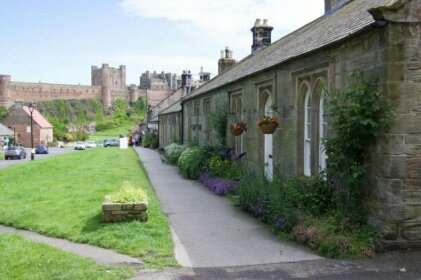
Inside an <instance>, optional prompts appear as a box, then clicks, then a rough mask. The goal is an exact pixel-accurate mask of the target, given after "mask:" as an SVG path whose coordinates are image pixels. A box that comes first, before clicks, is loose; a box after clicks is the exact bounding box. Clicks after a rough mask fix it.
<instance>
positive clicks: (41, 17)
mask: <svg viewBox="0 0 421 280" xmlns="http://www.w3.org/2000/svg"><path fill="white" fill-rule="evenodd" d="M323 5H324V0H259V1H256V0H229V1H227V0H67V1H66V0H60V1H59V0H13V1H11V0H0V7H1V15H0V26H1V28H0V38H1V39H0V74H5V75H11V80H12V81H19V82H42V83H57V84H82V85H90V83H91V66H92V65H96V66H98V67H101V65H102V64H103V63H108V64H109V66H110V67H115V68H118V67H119V66H120V65H126V72H127V79H126V80H127V84H136V85H138V84H139V76H140V75H141V73H144V72H145V71H147V70H149V71H151V72H153V71H157V72H161V71H165V72H173V73H177V74H181V72H182V71H183V70H190V71H191V72H192V73H193V74H196V73H198V72H199V71H200V67H203V69H204V71H207V72H211V73H212V76H215V75H216V74H217V71H218V70H217V69H218V64H217V63H218V59H219V57H220V51H221V50H223V49H225V47H229V48H230V49H231V50H232V51H233V53H234V58H235V59H236V60H241V59H242V58H244V57H245V56H247V55H248V54H250V52H251V44H252V33H251V31H250V28H251V27H252V26H253V25H254V22H255V20H256V19H257V18H261V19H268V23H269V24H270V25H272V26H273V27H274V30H273V31H272V42H274V41H276V40H278V39H280V38H282V37H283V36H285V35H287V34H288V33H290V32H292V31H294V30H296V29H297V28H299V27H301V26H303V25H305V24H307V23H309V22H311V21H312V20H314V19H316V18H318V17H320V16H322V14H323V11H324V6H323ZM194 77H195V76H194ZM196 78H197V77H196Z"/></svg>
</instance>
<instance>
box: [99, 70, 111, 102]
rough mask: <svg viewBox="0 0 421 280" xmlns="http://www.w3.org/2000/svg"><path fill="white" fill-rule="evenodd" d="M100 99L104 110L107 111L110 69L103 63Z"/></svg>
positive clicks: (109, 93) (109, 97) (109, 98)
mask: <svg viewBox="0 0 421 280" xmlns="http://www.w3.org/2000/svg"><path fill="white" fill-rule="evenodd" d="M101 99H102V106H104V109H109V108H110V107H111V88H110V68H109V66H108V64H105V63H104V64H102V68H101Z"/></svg>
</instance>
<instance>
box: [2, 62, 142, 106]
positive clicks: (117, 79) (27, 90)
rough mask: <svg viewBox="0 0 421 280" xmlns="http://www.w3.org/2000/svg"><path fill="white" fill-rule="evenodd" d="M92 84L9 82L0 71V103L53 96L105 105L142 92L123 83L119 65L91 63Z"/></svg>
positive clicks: (130, 98)
mask: <svg viewBox="0 0 421 280" xmlns="http://www.w3.org/2000/svg"><path fill="white" fill-rule="evenodd" d="M91 82H92V85H91V86H88V85H65V84H47V83H25V82H12V81H11V77H10V76H8V75H0V106H5V107H10V106H11V105H13V104H14V103H15V101H23V102H25V103H28V102H30V101H34V102H37V101H50V100H56V99H63V100H71V99H98V100H101V101H102V103H103V105H104V108H109V107H110V106H111V102H112V101H114V100H115V99H117V98H121V99H124V100H127V101H132V102H133V100H134V101H135V100H137V97H139V96H141V95H142V93H141V92H140V91H139V90H137V89H131V88H130V89H129V87H127V86H126V67H125V66H124V65H121V66H120V67H119V68H118V69H115V68H112V67H109V66H108V64H103V65H102V67H101V68H98V67H96V66H92V68H91Z"/></svg>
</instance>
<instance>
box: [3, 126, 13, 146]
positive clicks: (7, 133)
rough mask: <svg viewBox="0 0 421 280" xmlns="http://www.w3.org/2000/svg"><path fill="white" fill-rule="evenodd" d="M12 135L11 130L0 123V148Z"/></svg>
mask: <svg viewBox="0 0 421 280" xmlns="http://www.w3.org/2000/svg"><path fill="white" fill-rule="evenodd" d="M12 137H13V130H11V129H9V128H7V127H6V126H5V125H3V124H1V123H0V149H1V148H3V146H4V145H6V144H7V143H8V142H9V141H10V138H12Z"/></svg>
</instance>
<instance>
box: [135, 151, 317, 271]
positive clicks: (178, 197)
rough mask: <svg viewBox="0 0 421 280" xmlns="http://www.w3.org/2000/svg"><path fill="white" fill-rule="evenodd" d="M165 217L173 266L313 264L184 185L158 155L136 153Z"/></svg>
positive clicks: (191, 184) (197, 187)
mask: <svg viewBox="0 0 421 280" xmlns="http://www.w3.org/2000/svg"><path fill="white" fill-rule="evenodd" d="M136 151H137V152H138V154H139V156H140V159H141V161H142V162H143V165H144V166H145V169H146V171H147V172H148V174H149V178H150V180H151V183H152V185H153V187H154V189H155V191H156V194H157V196H158V198H159V200H160V202H161V207H162V209H163V211H164V213H165V214H166V215H167V217H168V219H169V222H170V226H171V230H172V233H173V239H174V242H175V256H176V259H177V261H178V262H179V263H180V264H181V265H182V266H185V267H226V266H244V265H259V264H271V263H284V262H296V261H304V260H316V259H320V257H318V256H316V255H314V254H313V253H311V252H310V251H309V250H307V249H306V248H303V247H301V246H298V245H296V244H293V243H290V242H285V241H280V240H278V239H277V238H276V237H275V236H274V235H273V234H272V233H271V231H270V229H269V228H268V227H267V226H266V225H265V224H263V223H261V222H260V221H258V220H257V219H255V218H253V217H251V216H250V215H248V214H246V213H244V212H242V211H241V210H239V209H238V208H236V207H235V206H233V205H232V203H231V202H230V201H228V200H227V199H225V198H221V197H218V196H216V195H214V194H213V193H211V192H210V191H208V190H207V189H206V188H205V187H203V186H202V185H201V184H200V183H198V182H196V181H191V180H186V179H184V178H183V177H182V176H181V175H180V174H179V172H178V169H177V168H176V167H174V166H171V165H167V164H164V163H162V162H161V159H160V156H159V154H158V153H157V152H155V151H153V150H149V149H144V148H136Z"/></svg>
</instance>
